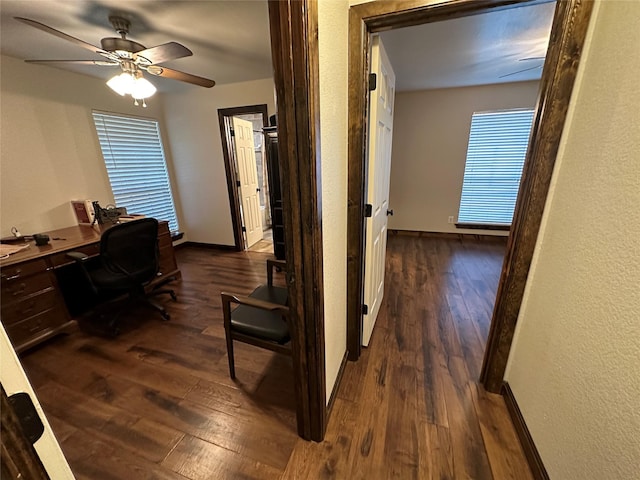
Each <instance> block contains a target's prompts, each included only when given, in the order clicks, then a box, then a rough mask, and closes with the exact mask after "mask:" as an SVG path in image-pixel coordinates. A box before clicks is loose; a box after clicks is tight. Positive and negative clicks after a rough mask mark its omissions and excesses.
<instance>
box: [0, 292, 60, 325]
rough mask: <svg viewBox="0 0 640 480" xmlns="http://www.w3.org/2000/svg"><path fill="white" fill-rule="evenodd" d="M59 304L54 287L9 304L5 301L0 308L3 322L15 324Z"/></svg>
mask: <svg viewBox="0 0 640 480" xmlns="http://www.w3.org/2000/svg"><path fill="white" fill-rule="evenodd" d="M59 305H60V303H59V299H58V295H57V293H56V290H54V289H53V288H50V289H47V290H45V291H43V292H41V293H38V294H36V295H31V296H28V297H24V298H22V299H21V300H18V301H16V302H12V303H9V304H5V303H4V302H3V304H2V307H1V309H0V310H1V311H2V323H4V324H5V325H10V324H14V323H17V322H19V321H21V320H24V319H25V318H28V317H32V316H34V315H37V314H39V313H42V312H44V311H46V310H49V309H52V308H54V307H57V306H59Z"/></svg>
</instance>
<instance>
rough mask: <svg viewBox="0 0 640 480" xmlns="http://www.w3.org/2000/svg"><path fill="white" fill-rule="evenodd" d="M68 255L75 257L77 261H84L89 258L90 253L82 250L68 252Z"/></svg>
mask: <svg viewBox="0 0 640 480" xmlns="http://www.w3.org/2000/svg"><path fill="white" fill-rule="evenodd" d="M67 257H69V258H73V259H74V260H75V261H76V262H80V263H82V262H84V261H86V260H88V259H89V255H87V254H86V253H82V252H67Z"/></svg>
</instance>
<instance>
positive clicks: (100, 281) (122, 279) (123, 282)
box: [89, 268, 141, 290]
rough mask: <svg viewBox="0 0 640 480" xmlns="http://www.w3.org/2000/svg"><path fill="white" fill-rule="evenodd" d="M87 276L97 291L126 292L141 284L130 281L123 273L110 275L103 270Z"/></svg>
mask: <svg viewBox="0 0 640 480" xmlns="http://www.w3.org/2000/svg"><path fill="white" fill-rule="evenodd" d="M89 275H90V276H91V281H92V282H93V284H94V285H95V286H96V287H97V288H99V289H101V288H102V289H106V290H127V289H129V288H131V287H133V286H136V285H139V284H140V283H141V282H135V281H132V280H131V278H130V277H128V276H127V275H125V274H123V273H112V272H109V271H107V270H105V269H104V268H97V269H95V270H92V271H91V272H89Z"/></svg>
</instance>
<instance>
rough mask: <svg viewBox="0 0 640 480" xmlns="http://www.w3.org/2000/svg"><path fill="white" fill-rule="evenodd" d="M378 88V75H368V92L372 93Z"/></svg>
mask: <svg viewBox="0 0 640 480" xmlns="http://www.w3.org/2000/svg"><path fill="white" fill-rule="evenodd" d="M377 87H378V75H376V74H375V73H370V74H369V91H370V92H373V91H374V90H375V89H376V88H377Z"/></svg>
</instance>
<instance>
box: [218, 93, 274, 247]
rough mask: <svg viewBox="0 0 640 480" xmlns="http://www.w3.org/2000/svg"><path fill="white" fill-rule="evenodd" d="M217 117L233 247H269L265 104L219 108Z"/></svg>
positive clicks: (270, 245) (266, 120)
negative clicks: (231, 225) (225, 175)
mask: <svg viewBox="0 0 640 480" xmlns="http://www.w3.org/2000/svg"><path fill="white" fill-rule="evenodd" d="M218 120H219V124H220V135H221V139H222V152H223V157H224V163H225V171H226V174H227V189H228V193H229V205H230V208H231V221H232V224H233V235H234V242H235V249H236V250H238V251H242V250H252V251H253V250H257V251H271V250H273V246H272V243H273V240H272V238H273V236H272V233H271V225H272V219H271V213H270V212H271V209H270V205H269V201H270V200H269V182H268V178H269V171H268V170H269V169H268V164H267V162H266V155H265V147H264V135H263V131H262V130H263V128H264V127H266V126H268V125H269V123H268V115H267V105H266V104H262V105H249V106H243V107H232V108H223V109H218ZM241 124H242V125H243V127H241V126H240V125H241ZM242 142H246V143H245V144H242ZM241 144H242V145H241ZM243 145H244V146H243Z"/></svg>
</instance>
